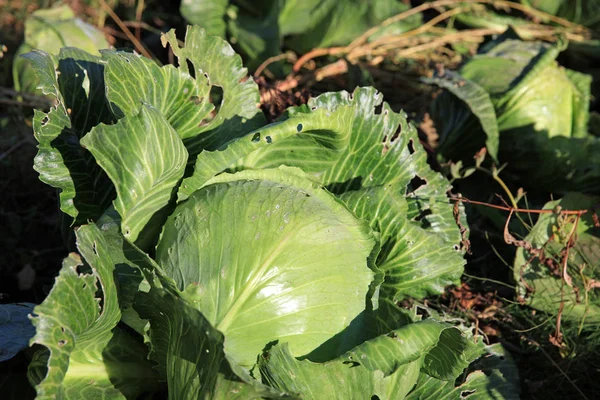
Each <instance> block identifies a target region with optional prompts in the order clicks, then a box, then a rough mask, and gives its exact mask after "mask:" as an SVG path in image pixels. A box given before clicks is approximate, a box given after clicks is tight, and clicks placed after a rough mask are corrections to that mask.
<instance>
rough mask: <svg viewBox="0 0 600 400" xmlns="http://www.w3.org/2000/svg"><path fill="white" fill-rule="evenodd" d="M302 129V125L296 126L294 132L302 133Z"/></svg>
mask: <svg viewBox="0 0 600 400" xmlns="http://www.w3.org/2000/svg"><path fill="white" fill-rule="evenodd" d="M302 128H303V126H302V124H298V126H297V127H296V130H297V131H298V132H302Z"/></svg>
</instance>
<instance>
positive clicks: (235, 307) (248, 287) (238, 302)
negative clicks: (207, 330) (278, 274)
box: [215, 232, 293, 333]
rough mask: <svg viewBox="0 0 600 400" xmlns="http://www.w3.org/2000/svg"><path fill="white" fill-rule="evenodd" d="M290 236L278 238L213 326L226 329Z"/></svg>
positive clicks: (220, 329) (222, 329)
mask: <svg viewBox="0 0 600 400" xmlns="http://www.w3.org/2000/svg"><path fill="white" fill-rule="evenodd" d="M292 236H293V232H290V233H289V234H288V235H287V236H285V237H284V238H283V239H282V240H280V241H279V244H278V245H277V247H275V248H274V249H273V251H272V252H271V254H270V255H269V257H267V259H266V260H265V262H263V264H262V265H261V267H260V268H259V269H258V271H257V272H256V273H255V274H254V278H253V279H252V280H251V281H250V282H246V284H245V285H244V286H245V288H244V290H243V291H242V293H241V294H240V295H239V296H238V297H237V299H235V301H234V302H233V304H232V305H231V307H230V308H229V312H228V313H227V314H226V315H225V317H223V319H222V320H221V321H220V322H218V323H217V324H216V326H215V327H216V328H217V329H218V330H219V331H221V332H223V333H225V332H226V331H227V329H228V328H229V327H230V326H231V324H232V323H233V321H234V319H235V317H236V316H237V314H238V312H239V311H240V308H242V306H243V305H244V303H246V301H247V300H248V298H249V297H250V295H252V293H253V292H254V287H255V285H256V283H257V281H259V280H260V279H261V278H262V277H263V275H264V274H265V272H266V270H267V268H269V266H270V265H271V263H272V262H273V260H275V257H277V256H278V255H279V254H280V253H281V251H282V250H283V247H284V246H285V245H286V243H287V242H288V241H289V240H290V239H291V237H292Z"/></svg>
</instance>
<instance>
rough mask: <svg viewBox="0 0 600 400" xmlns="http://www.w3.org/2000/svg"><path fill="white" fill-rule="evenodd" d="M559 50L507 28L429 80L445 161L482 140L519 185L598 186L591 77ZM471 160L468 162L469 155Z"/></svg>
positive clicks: (470, 151)
mask: <svg viewBox="0 0 600 400" xmlns="http://www.w3.org/2000/svg"><path fill="white" fill-rule="evenodd" d="M564 48H565V44H564V43H563V42H561V41H559V43H558V44H556V45H551V44H546V43H542V42H523V41H520V40H518V39H517V38H516V37H515V36H514V34H513V33H511V32H508V33H506V34H504V35H503V36H501V37H500V38H498V39H497V40H495V41H492V42H490V43H489V44H487V45H485V46H482V48H481V49H480V52H479V53H478V54H477V55H475V56H474V57H472V58H471V59H470V60H468V61H467V62H465V63H464V65H463V66H462V67H461V68H460V69H459V70H458V72H457V73H454V72H452V71H448V72H445V73H444V74H441V75H438V76H436V77H434V78H431V79H427V81H428V82H430V83H433V84H437V85H439V86H440V87H443V88H445V89H447V91H445V92H444V93H442V94H441V95H440V96H438V97H437V98H436V99H435V101H434V102H433V104H432V106H431V114H432V118H433V119H434V121H435V123H436V128H437V129H438V132H439V134H440V137H439V147H440V148H439V153H440V154H441V156H442V157H443V158H444V159H446V160H453V161H458V160H462V161H465V162H468V160H472V158H473V155H474V154H475V153H476V152H477V151H478V150H479V149H480V148H481V147H483V146H487V149H488V152H489V153H490V155H491V156H492V157H493V158H495V159H496V160H498V161H500V162H502V163H505V162H506V163H507V164H508V167H507V168H508V170H509V171H512V172H514V173H515V174H519V175H521V176H527V177H528V179H527V182H522V183H521V184H523V185H527V186H526V187H528V188H537V189H542V190H546V191H556V192H565V191H569V190H572V191H581V192H584V193H598V192H599V191H600V186H598V182H600V179H599V177H600V164H598V162H597V160H598V158H597V157H595V155H596V154H598V152H599V151H600V141H599V140H598V138H596V137H594V136H593V135H591V134H589V133H588V120H589V111H588V106H589V100H590V83H591V77H590V76H588V75H584V74H581V73H578V72H576V71H571V70H568V69H565V68H563V67H560V66H559V65H558V64H557V63H556V61H555V59H556V57H557V56H558V54H559V53H560V52H561V51H562V50H563V49H564ZM471 162H472V161H471Z"/></svg>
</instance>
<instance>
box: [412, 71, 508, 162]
mask: <svg viewBox="0 0 600 400" xmlns="http://www.w3.org/2000/svg"><path fill="white" fill-rule="evenodd" d="M423 81H424V82H426V83H432V84H435V85H437V86H439V87H441V88H443V89H446V90H448V91H449V92H450V93H452V95H454V96H456V97H457V98H459V99H460V100H461V101H462V103H459V102H452V101H443V100H439V101H436V102H434V103H433V105H432V114H434V115H437V116H439V117H438V118H437V121H436V122H437V123H436V129H437V130H438V132H442V135H440V139H439V143H438V146H439V147H438V151H439V152H441V153H442V154H444V156H445V157H446V158H448V159H453V158H454V157H460V156H461V153H462V154H469V153H472V154H475V153H476V152H477V151H478V150H479V149H481V148H482V147H483V145H484V144H485V147H486V148H487V150H488V152H489V153H490V155H491V156H492V157H494V159H496V158H497V157H498V142H499V139H500V138H499V133H498V122H497V121H496V112H495V111H494V105H493V104H492V101H491V99H490V96H489V94H488V92H486V91H485V89H483V88H482V87H480V86H479V85H477V84H476V83H475V82H473V81H469V80H465V79H462V78H461V77H460V75H458V74H457V73H455V72H452V71H445V72H444V74H443V75H441V76H435V77H433V78H427V79H423ZM441 96H450V95H449V94H447V93H443V94H442V95H441ZM440 106H442V108H439V107H440ZM465 107H468V109H469V110H468V111H467V110H466V109H463V108H465ZM456 108H458V110H457V109H456ZM469 112H470V113H473V114H474V115H475V116H476V117H477V119H478V120H479V121H481V125H480V124H478V123H473V122H475V120H474V119H473V118H471V116H470V114H469ZM469 122H470V123H471V124H470V125H469V126H468V127H466V126H464V124H465V123H469ZM457 127H460V128H461V130H462V131H461V132H456V128H457ZM481 129H483V131H484V135H485V141H482V138H483V135H481ZM457 142H458V143H457ZM457 149H460V152H459V153H458V154H455V153H456V152H453V150H457Z"/></svg>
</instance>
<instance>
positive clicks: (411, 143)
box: [407, 139, 415, 154]
mask: <svg viewBox="0 0 600 400" xmlns="http://www.w3.org/2000/svg"><path fill="white" fill-rule="evenodd" d="M407 147H408V152H409V153H410V154H415V142H414V141H413V139H410V140H409V141H408V145H407Z"/></svg>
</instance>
